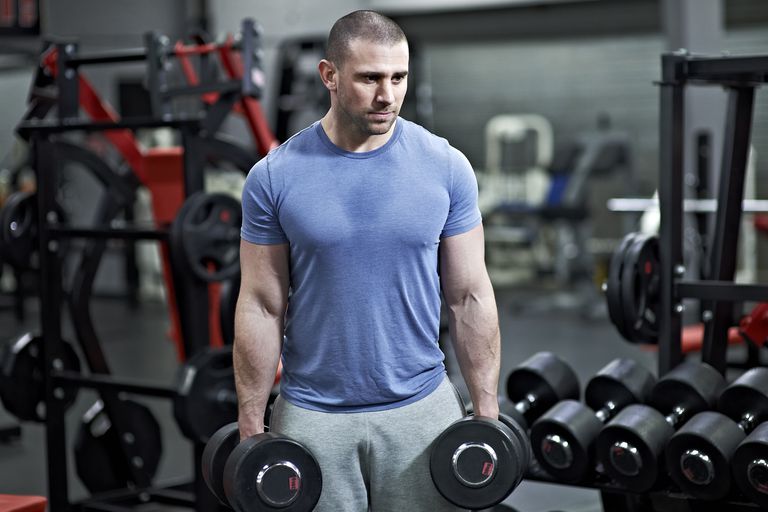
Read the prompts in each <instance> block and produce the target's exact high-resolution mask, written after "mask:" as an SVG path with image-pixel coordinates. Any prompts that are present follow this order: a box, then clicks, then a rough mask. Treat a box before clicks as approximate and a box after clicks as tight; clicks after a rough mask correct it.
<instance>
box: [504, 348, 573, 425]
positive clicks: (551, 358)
mask: <svg viewBox="0 0 768 512" xmlns="http://www.w3.org/2000/svg"><path fill="white" fill-rule="evenodd" d="M507 396H508V397H509V399H510V400H511V401H512V402H515V403H519V404H522V403H526V404H527V405H526V406H525V407H521V409H522V410H521V411H520V412H521V413H522V415H523V416H524V418H525V420H526V424H524V425H523V426H524V427H526V428H527V424H530V423H531V422H532V421H533V420H535V419H536V418H538V417H539V416H541V415H542V414H543V413H544V412H545V411H546V410H547V409H549V408H550V407H552V406H553V405H554V404H555V403H557V402H558V401H560V400H565V399H568V398H571V399H578V398H579V380H578V377H577V376H576V373H575V372H574V371H573V369H572V368H571V367H570V366H569V365H568V364H567V363H565V362H564V361H563V360H562V359H560V358H559V357H557V356H556V355H555V354H553V353H551V352H538V353H536V354H534V355H532V356H531V357H529V358H528V359H526V360H525V361H523V362H522V363H521V364H520V365H519V366H517V367H516V368H515V369H514V370H512V373H510V374H509V377H508V378H507Z"/></svg>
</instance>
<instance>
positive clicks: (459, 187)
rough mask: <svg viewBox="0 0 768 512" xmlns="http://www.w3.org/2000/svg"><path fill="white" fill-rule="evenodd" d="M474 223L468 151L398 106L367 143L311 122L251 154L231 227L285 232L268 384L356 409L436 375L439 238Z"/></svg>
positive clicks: (304, 399)
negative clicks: (238, 217) (361, 149)
mask: <svg viewBox="0 0 768 512" xmlns="http://www.w3.org/2000/svg"><path fill="white" fill-rule="evenodd" d="M480 222H481V217H480V211H479V209H478V207H477V182H476V180H475V175H474V172H473V171H472V167H471V166H470V164H469V162H468V161H467V159H466V158H465V157H464V155H462V154H461V153H460V152H459V151H458V150H456V149H454V148H452V147H451V146H450V145H449V144H448V142H447V141H446V140H445V139H442V138H439V137H437V136H435V135H432V134H431V133H429V132H428V131H427V130H425V129H424V128H422V127H420V126H418V125H416V124H414V123H411V122H409V121H406V120H405V119H402V118H398V120H397V122H396V124H395V130H394V133H393V134H392V137H391V138H390V139H389V141H387V143H386V144H384V145H383V146H382V147H380V148H377V149H375V150H373V151H370V152H365V153H353V152H349V151H345V150H343V149H341V148H339V147H338V146H336V145H334V144H333V143H332V142H331V141H330V139H329V138H328V136H327V135H326V134H325V131H324V130H323V128H322V125H321V124H320V122H319V121H318V122H316V123H314V124H313V125H312V126H310V127H308V128H306V129H304V130H302V131H301V132H299V133H297V134H296V135H294V136H293V137H291V138H290V139H289V140H287V141H286V142H285V143H283V144H282V145H281V146H279V147H278V148H276V149H274V150H272V151H271V152H270V153H269V154H268V155H267V156H266V157H264V158H263V159H261V160H260V161H259V162H258V163H257V164H256V165H255V166H254V167H253V169H251V171H250V173H249V174H248V178H247V179H246V182H245V188H244V190H243V227H242V232H241V236H242V238H243V239H244V240H246V241H248V242H251V243H255V244H282V243H288V244H290V272H291V276H290V288H291V292H290V298H289V300H288V311H287V316H286V324H285V338H284V343H283V352H282V362H283V373H282V380H281V383H280V394H281V395H282V396H283V397H284V398H285V399H286V400H288V401H289V402H291V403H293V404H295V405H298V406H300V407H304V408H307V409H313V410H318V411H327V412H360V411H375V410H383V409H390V408H394V407H400V406H402V405H406V404H409V403H411V402H414V401H416V400H418V399H420V398H422V397H424V396H426V395H428V394H429V393H430V392H432V391H433V390H434V389H435V388H436V387H437V386H438V385H439V384H440V382H441V380H442V378H443V375H444V373H445V367H444V365H443V354H442V352H441V351H440V349H439V347H438V343H437V341H438V330H439V322H440V280H439V276H438V258H437V249H438V245H439V243H440V239H441V238H443V237H448V236H453V235H457V234H460V233H464V232H466V231H469V230H470V229H472V228H474V227H475V226H477V225H478V224H479V223H480Z"/></svg>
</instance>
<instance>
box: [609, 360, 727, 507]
mask: <svg viewBox="0 0 768 512" xmlns="http://www.w3.org/2000/svg"><path fill="white" fill-rule="evenodd" d="M724 386H725V381H724V380H723V377H722V375H720V374H719V373H718V372H717V371H716V370H715V369H714V368H712V367H711V366H709V365H706V364H701V363H692V362H691V363H689V362H686V363H682V364H680V365H679V366H677V367H676V368H674V369H673V370H671V371H670V372H669V373H668V374H667V375H665V376H664V377H662V378H661V379H659V382H658V383H657V384H656V385H655V386H654V387H653V389H652V391H651V398H650V402H651V403H652V404H654V405H655V407H656V408H657V409H658V410H656V409H654V408H652V407H649V406H644V405H637V404H633V405H630V406H627V407H626V408H624V409H623V410H622V411H621V412H620V413H619V414H617V415H616V417H615V418H614V419H613V420H611V421H610V422H609V423H608V424H607V425H606V426H605V427H604V428H603V429H602V430H601V431H600V434H599V435H598V437H597V442H596V450H597V458H598V460H599V461H600V462H601V463H602V465H603V467H604V469H605V472H606V473H608V475H610V476H611V478H613V479H614V480H615V481H616V482H618V483H619V484H621V485H623V486H624V487H626V488H628V489H630V490H632V491H635V492H644V491H647V490H649V489H650V488H651V487H652V486H653V484H654V483H655V482H656V479H657V477H658V474H659V470H660V466H661V463H662V460H661V457H660V455H661V453H662V451H663V449H664V447H665V445H666V444H667V441H668V440H669V438H670V437H672V434H674V431H675V428H676V427H679V426H680V424H681V423H683V422H685V421H687V420H688V419H689V418H690V417H691V416H693V415H694V414H696V413H698V412H701V411H703V410H705V409H710V408H712V407H713V406H714V404H715V402H716V400H717V397H718V396H719V394H720V391H721V390H722V389H723V387H724ZM659 411H661V412H659ZM662 413H663V414H662ZM664 414H667V415H668V416H667V417H666V418H665V416H664Z"/></svg>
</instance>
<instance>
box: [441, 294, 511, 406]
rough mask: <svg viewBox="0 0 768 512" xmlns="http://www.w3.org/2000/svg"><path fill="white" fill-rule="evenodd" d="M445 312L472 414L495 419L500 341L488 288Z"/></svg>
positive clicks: (458, 302)
mask: <svg viewBox="0 0 768 512" xmlns="http://www.w3.org/2000/svg"><path fill="white" fill-rule="evenodd" d="M448 310H449V327H450V330H451V339H452V340H453V345H454V348H455V350H456V358H457V359H458V362H459V367H460V369H461V374H462V375H463V377H464V381H465V382H466V383H467V387H468V388H469V394H470V396H471V398H472V404H473V406H474V412H475V414H476V415H478V416H488V417H492V418H495V417H497V416H498V414H499V407H498V397H497V394H498V387H499V371H500V366H501V339H500V335H499V320H498V312H497V310H496V300H495V298H494V296H493V290H492V288H491V287H490V285H488V286H487V289H484V290H482V291H481V292H479V293H475V294H468V295H466V296H464V297H463V298H462V299H461V300H459V301H457V302H456V303H454V304H449V306H448Z"/></svg>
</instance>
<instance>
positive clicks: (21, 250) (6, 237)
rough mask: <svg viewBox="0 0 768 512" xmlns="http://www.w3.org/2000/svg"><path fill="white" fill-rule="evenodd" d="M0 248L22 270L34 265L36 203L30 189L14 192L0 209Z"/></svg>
mask: <svg viewBox="0 0 768 512" xmlns="http://www.w3.org/2000/svg"><path fill="white" fill-rule="evenodd" d="M0 229H2V232H1V233H0V250H2V257H3V259H4V260H5V261H6V262H8V263H9V264H10V265H12V266H13V267H15V268H17V269H20V270H25V269H32V268H36V267H37V266H38V262H39V253H38V250H37V204H36V199H35V194H34V193H32V192H14V193H12V194H11V195H9V196H8V199H6V201H5V203H4V204H3V207H2V210H0Z"/></svg>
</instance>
